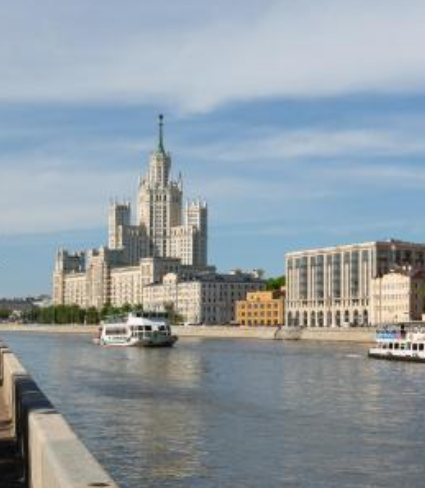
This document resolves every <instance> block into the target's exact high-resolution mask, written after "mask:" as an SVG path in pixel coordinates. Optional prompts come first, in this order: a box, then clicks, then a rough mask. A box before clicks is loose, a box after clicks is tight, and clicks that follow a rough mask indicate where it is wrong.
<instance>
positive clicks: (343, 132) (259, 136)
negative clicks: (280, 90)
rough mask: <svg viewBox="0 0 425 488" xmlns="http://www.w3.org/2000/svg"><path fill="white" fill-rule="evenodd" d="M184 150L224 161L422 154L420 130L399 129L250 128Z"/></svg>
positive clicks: (424, 146)
mask: <svg viewBox="0 0 425 488" xmlns="http://www.w3.org/2000/svg"><path fill="white" fill-rule="evenodd" d="M182 151H183V152H184V153H187V154H190V155H192V156H196V157H199V158H203V159H214V158H215V160H218V161H226V162H235V163H236V162H241V163H244V164H246V163H247V162H248V163H252V162H254V163H258V164H260V161H264V160H266V161H271V162H273V161H276V160H277V161H280V162H283V161H285V162H288V161H289V162H291V161H294V160H300V159H304V160H311V159H312V158H314V159H318V160H319V159H321V158H328V159H329V158H336V157H341V156H343V157H345V156H346V157H349V158H356V157H365V156H368V157H376V156H379V157H384V156H387V157H400V156H417V155H421V156H422V155H423V156H425V140H424V138H423V135H422V133H420V132H419V131H418V132H412V131H410V130H409V131H405V130H403V129H393V128H386V129H376V128H367V127H366V128H362V127H360V128H358V129H344V128H341V129H335V128H330V129H321V128H320V127H319V128H317V127H311V128H306V129H303V130H298V129H295V130H293V129H286V130H285V129H280V130H279V129H276V128H275V129H274V130H273V133H271V134H264V133H261V132H260V133H255V132H251V133H249V134H245V135H244V136H242V137H241V138H240V139H238V140H234V139H233V140H231V141H217V142H215V143H212V144H209V145H208V144H207V145H201V146H199V147H196V146H191V147H189V148H182Z"/></svg>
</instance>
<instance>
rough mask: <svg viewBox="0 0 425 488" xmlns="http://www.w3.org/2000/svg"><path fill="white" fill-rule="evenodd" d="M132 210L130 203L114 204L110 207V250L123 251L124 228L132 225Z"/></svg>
mask: <svg viewBox="0 0 425 488" xmlns="http://www.w3.org/2000/svg"><path fill="white" fill-rule="evenodd" d="M130 219H131V209H130V204H129V203H117V202H112V203H111V204H110V206H109V214H108V230H109V236H108V237H109V239H108V247H109V249H121V248H122V247H123V246H124V243H123V242H122V228H123V227H127V226H129V225H130Z"/></svg>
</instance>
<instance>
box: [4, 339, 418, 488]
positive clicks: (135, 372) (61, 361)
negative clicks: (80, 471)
mask: <svg viewBox="0 0 425 488" xmlns="http://www.w3.org/2000/svg"><path fill="white" fill-rule="evenodd" d="M2 337H3V339H5V340H6V341H7V342H8V343H9V345H10V346H11V348H12V349H13V350H14V351H15V352H16V353H17V354H18V355H19V356H20V358H21V359H22V361H23V362H24V364H25V365H27V367H28V369H29V370H30V371H31V373H32V374H33V376H34V377H35V379H36V380H37V381H38V382H39V384H40V386H41V387H42V388H43V389H44V390H45V392H46V393H47V395H48V396H49V397H50V399H51V400H52V401H53V403H54V404H55V405H56V406H57V407H58V408H59V409H60V410H61V411H62V412H63V413H64V414H65V415H66V417H67V418H68V420H69V421H70V423H71V424H72V425H73V426H74V428H75V429H76V430H77V431H78V432H79V434H80V436H81V437H82V438H83V439H84V441H85V442H86V444H87V445H88V447H89V448H90V449H91V450H92V451H93V452H94V453H95V455H96V456H97V458H98V459H99V460H100V462H101V463H103V464H104V465H105V466H106V468H107V469H108V471H109V472H110V473H111V474H112V476H113V477H114V478H115V479H117V481H118V482H119V483H120V485H121V486H122V488H130V487H131V488H134V487H139V486H142V485H143V486H144V487H155V488H156V487H158V488H159V487H173V488H176V487H179V488H180V487H200V488H210V487H229V488H230V487H232V488H233V487H237V488H239V487H241V488H242V487H244V488H245V487H253V488H254V487H255V488H257V487H259V486H265V487H271V488H274V487H282V486H285V487H315V488H316V487H323V488H325V487H326V488H332V487H381V486H382V487H397V488H398V487H399V486H401V485H404V486H406V487H409V488H410V487H422V486H423V467H422V465H423V458H424V454H425V435H424V434H425V432H424V422H423V420H424V419H423V416H424V414H423V405H424V400H425V389H424V388H423V381H424V380H423V378H424V369H423V366H422V365H414V364H402V363H393V362H384V361H373V360H368V359H367V358H366V357H365V352H366V350H365V348H364V347H363V346H358V345H333V346H332V345H324V344H308V343H300V342H298V343H280V342H266V341H259V342H256V341H231V340H226V341H214V340H208V341H201V340H181V341H180V342H179V343H178V344H177V346H176V347H175V348H174V349H168V350H167V349H157V350H155V349H151V350H146V349H142V350H139V349H132V348H115V349H114V348H109V349H105V348H99V347H95V346H93V345H92V344H91V343H90V340H89V338H88V337H87V336H71V337H68V336H61V335H50V336H49V335H42V334H40V335H23V334H22V335H18V334H3V336H2Z"/></svg>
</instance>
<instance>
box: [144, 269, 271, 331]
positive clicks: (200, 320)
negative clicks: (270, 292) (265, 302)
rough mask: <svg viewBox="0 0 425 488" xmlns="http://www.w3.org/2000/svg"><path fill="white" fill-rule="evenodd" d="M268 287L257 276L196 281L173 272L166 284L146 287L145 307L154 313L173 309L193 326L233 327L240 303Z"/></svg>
mask: <svg viewBox="0 0 425 488" xmlns="http://www.w3.org/2000/svg"><path fill="white" fill-rule="evenodd" d="M264 287H265V284H264V281H263V280H262V279H260V278H259V277H258V276H257V275H256V274H255V273H243V272H234V273H230V274H217V273H207V274H203V275H198V276H194V277H193V278H192V279H188V278H181V277H179V276H178V275H177V274H176V273H170V274H168V275H165V276H164V278H163V281H162V283H158V284H156V283H154V284H151V285H148V286H146V287H144V288H143V305H144V306H145V307H147V308H149V309H152V310H155V309H161V308H163V307H164V306H166V307H170V308H172V309H173V310H174V312H175V313H176V314H178V315H179V316H181V317H182V318H183V320H184V321H185V322H187V323H189V324H193V325H198V324H229V323H231V322H234V320H235V313H234V308H235V303H236V301H238V300H240V299H242V298H243V297H245V296H246V294H247V293H249V292H253V291H258V290H262V289H264Z"/></svg>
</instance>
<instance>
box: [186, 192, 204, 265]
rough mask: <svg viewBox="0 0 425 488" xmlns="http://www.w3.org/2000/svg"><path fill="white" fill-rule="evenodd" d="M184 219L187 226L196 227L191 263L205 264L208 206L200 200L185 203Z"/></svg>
mask: <svg viewBox="0 0 425 488" xmlns="http://www.w3.org/2000/svg"><path fill="white" fill-rule="evenodd" d="M185 221H186V225H187V226H188V227H194V228H195V229H196V234H195V242H194V246H193V264H194V265H196V266H207V263H208V207H207V204H206V202H201V201H200V200H197V201H193V202H190V203H188V204H187V205H186V209H185Z"/></svg>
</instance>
